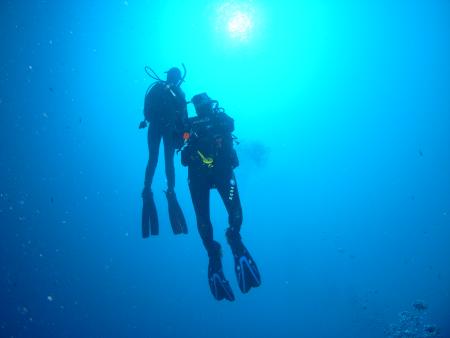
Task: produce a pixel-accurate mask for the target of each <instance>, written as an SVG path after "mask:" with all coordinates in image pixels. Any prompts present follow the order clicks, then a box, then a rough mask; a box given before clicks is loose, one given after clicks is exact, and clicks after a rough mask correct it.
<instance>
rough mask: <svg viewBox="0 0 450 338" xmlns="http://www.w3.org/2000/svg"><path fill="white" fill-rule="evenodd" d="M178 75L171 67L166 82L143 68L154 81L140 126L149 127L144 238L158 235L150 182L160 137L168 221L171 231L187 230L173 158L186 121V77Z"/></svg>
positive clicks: (144, 200)
mask: <svg viewBox="0 0 450 338" xmlns="http://www.w3.org/2000/svg"><path fill="white" fill-rule="evenodd" d="M183 68H184V75H183V76H182V75H181V71H180V69H178V68H176V67H173V68H171V69H169V70H168V71H167V72H166V73H167V79H166V81H163V80H161V79H160V78H159V77H158V75H157V74H156V73H155V72H154V71H153V70H152V69H151V68H150V67H146V68H145V71H146V72H147V74H148V75H149V76H150V77H151V78H153V79H154V80H156V82H155V83H153V84H152V85H150V87H149V89H148V90H147V93H146V95H145V101H144V116H145V120H144V121H142V122H141V124H140V125H139V128H141V129H142V128H145V127H146V126H147V122H148V123H149V128H148V138H147V142H148V149H149V160H148V164H147V168H146V171H145V182H144V190H143V191H142V200H143V207H142V236H143V237H144V238H147V237H148V236H149V235H150V234H151V235H158V234H159V223H158V213H157V210H156V206H155V202H154V200H153V193H152V182H153V176H154V175H155V169H156V165H157V163H158V156H159V147H160V144H161V139H162V140H163V142H164V160H165V171H166V178H167V191H165V194H166V197H167V202H168V205H169V218H170V224H171V226H172V230H173V232H174V234H181V233H185V234H186V233H187V232H188V230H187V225H186V220H185V218H184V215H183V212H182V210H181V208H180V205H179V204H178V201H177V198H176V195H175V167H174V163H173V157H174V153H175V149H176V148H180V147H181V146H182V144H183V138H182V126H183V125H184V123H185V121H186V120H187V108H186V99H185V94H184V92H183V91H182V90H181V87H180V86H181V84H182V82H183V81H184V78H185V76H186V68H185V67H184V65H183Z"/></svg>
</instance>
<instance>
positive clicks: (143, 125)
mask: <svg viewBox="0 0 450 338" xmlns="http://www.w3.org/2000/svg"><path fill="white" fill-rule="evenodd" d="M144 128H147V121H145V120H144V121H141V123H139V129H144Z"/></svg>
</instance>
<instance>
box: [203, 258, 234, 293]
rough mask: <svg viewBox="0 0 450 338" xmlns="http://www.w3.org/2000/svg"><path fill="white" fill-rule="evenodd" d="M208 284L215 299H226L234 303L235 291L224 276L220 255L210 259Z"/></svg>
mask: <svg viewBox="0 0 450 338" xmlns="http://www.w3.org/2000/svg"><path fill="white" fill-rule="evenodd" d="M208 282H209V288H210V289H211V293H212V294H213V296H214V298H215V299H217V300H222V299H226V300H228V301H230V302H232V301H234V294H233V290H232V289H231V287H230V283H229V282H228V281H227V279H226V278H225V275H224V274H223V270H222V260H221V257H220V253H218V254H217V255H214V256H212V257H210V258H209V265H208Z"/></svg>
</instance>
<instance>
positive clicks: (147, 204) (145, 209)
mask: <svg viewBox="0 0 450 338" xmlns="http://www.w3.org/2000/svg"><path fill="white" fill-rule="evenodd" d="M141 224H142V237H143V238H147V237H149V235H152V236H156V235H158V234H159V222H158V212H157V211H156V205H155V201H154V200H153V193H152V190H151V189H150V188H147V187H145V188H144V190H143V191H142V222H141Z"/></svg>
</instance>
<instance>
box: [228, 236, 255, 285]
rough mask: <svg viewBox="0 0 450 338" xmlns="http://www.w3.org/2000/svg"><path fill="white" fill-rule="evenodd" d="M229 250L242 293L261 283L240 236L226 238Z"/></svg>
mask: <svg viewBox="0 0 450 338" xmlns="http://www.w3.org/2000/svg"><path fill="white" fill-rule="evenodd" d="M228 243H229V244H230V246H231V251H232V252H233V257H234V271H235V272H236V278H237V281H238V284H239V289H241V291H242V293H247V292H249V291H250V289H251V288H256V287H258V286H260V285H261V276H260V274H259V270H258V267H257V266H256V263H255V261H254V260H253V258H252V256H251V255H250V253H249V252H248V250H247V248H246V247H245V246H244V244H243V243H242V240H241V238H240V236H238V238H234V239H231V240H230V238H228Z"/></svg>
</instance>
